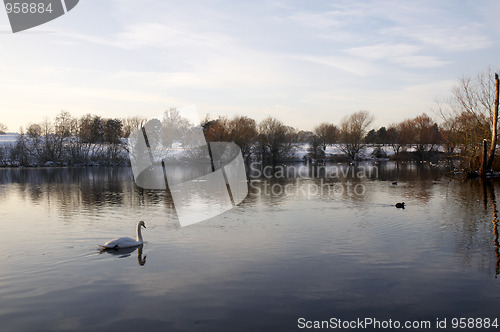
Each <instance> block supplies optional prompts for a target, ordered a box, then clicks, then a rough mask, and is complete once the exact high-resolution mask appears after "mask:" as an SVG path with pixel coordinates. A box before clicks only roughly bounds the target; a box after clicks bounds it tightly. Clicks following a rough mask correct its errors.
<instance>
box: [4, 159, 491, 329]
mask: <svg viewBox="0 0 500 332" xmlns="http://www.w3.org/2000/svg"><path fill="white" fill-rule="evenodd" d="M367 165H372V164H367ZM443 173H444V172H443V171H442V170H441V169H440V168H439V167H431V166H428V165H425V166H421V165H417V164H411V163H410V164H404V165H403V164H401V165H396V164H394V163H385V164H381V165H378V174H375V175H373V176H371V177H368V178H361V179H356V178H354V179H352V178H350V179H330V178H324V177H321V174H320V176H319V177H317V176H316V175H317V174H316V175H314V174H309V175H310V176H306V177H304V178H300V179H297V178H273V179H268V178H265V177H262V178H260V179H259V181H254V182H253V183H252V187H251V188H250V194H249V196H248V197H247V198H246V199H245V200H244V201H243V202H242V203H241V204H240V205H239V206H237V207H236V208H234V209H233V210H231V211H228V212H226V213H224V214H223V215H220V216H218V217H215V218H212V219H210V220H208V221H205V222H202V223H199V224H195V225H191V226H188V227H184V228H181V227H179V225H178V221H177V219H176V214H175V209H174V207H173V205H172V203H171V201H170V199H169V198H168V196H167V195H166V194H165V193H164V192H161V191H152V190H151V191H143V190H140V189H139V188H137V187H136V186H135V184H134V183H133V179H132V175H131V171H130V169H128V168H89V169H57V168H51V169H0V211H2V219H1V222H2V241H1V242H0V248H1V252H2V259H1V260H0V330H1V331H32V330H37V331H46V330H47V331H48V330H57V331H66V330H91V331H104V330H108V331H109V330H123V331H134V330H139V329H141V330H145V329H149V330H160V329H161V330H168V331H279V330H282V331H290V330H296V329H298V327H297V326H298V325H297V320H298V319H299V318H300V317H303V318H305V319H307V320H328V319H330V318H332V317H337V318H340V319H342V320H349V319H356V318H358V317H359V318H364V317H374V318H377V319H380V320H382V319H392V320H399V321H405V320H414V319H417V320H431V321H432V322H434V321H435V320H436V318H440V319H442V318H445V317H447V318H448V319H450V318H452V317H474V318H476V317H490V318H495V317H498V316H499V315H498V305H499V304H500V280H499V279H497V274H498V273H499V256H498V252H499V247H498V232H497V230H496V224H495V219H494V215H493V211H494V210H495V208H496V204H497V202H496V199H497V196H498V197H500V187H499V186H498V184H497V183H496V182H493V183H490V184H487V185H482V184H481V183H480V182H479V181H469V182H460V181H457V180H452V179H450V178H449V177H447V176H444V175H443ZM394 180H397V181H398V184H397V185H392V184H391V183H392V181H394ZM347 181H349V183H350V184H352V185H355V184H359V185H362V187H359V186H358V193H357V194H356V193H352V192H351V193H350V194H349V193H347V190H346V191H344V193H340V192H339V189H340V188H341V187H340V186H343V188H345V189H347V185H348V182H347ZM327 182H329V185H330V186H331V187H332V188H333V186H335V185H336V186H337V187H336V188H337V191H336V192H335V194H332V192H330V191H328V190H325V191H323V192H321V191H317V192H316V191H314V190H309V191H308V190H304V188H306V189H307V188H309V189H311V188H319V187H320V186H321V185H325V183H327ZM275 184H278V185H281V186H284V185H287V184H288V185H289V186H288V187H287V188H288V192H287V193H284V192H280V191H279V190H277V188H279V187H278V186H275V187H272V186H273V185H275ZM266 188H267V190H266ZM270 188H275V190H274V192H273V191H270V190H269V189H270ZM324 188H329V187H328V185H326V187H324ZM361 188H363V189H364V191H363V192H362V193H361V192H360V189H361ZM495 194H496V196H495ZM400 201H404V202H406V204H407V208H406V209H404V210H402V209H396V208H395V207H394V206H393V204H394V203H396V202H400ZM196 204H198V208H199V204H202V203H200V202H199V201H197V203H196ZM138 220H144V221H145V222H146V225H147V229H145V230H144V231H143V236H144V239H145V244H144V247H143V249H142V250H133V251H129V252H126V251H125V252H122V251H120V252H111V253H102V254H101V253H100V252H99V249H98V244H102V243H104V242H106V241H107V240H109V239H111V238H113V237H117V236H124V235H127V236H134V235H135V226H136V223H137V221H138Z"/></svg>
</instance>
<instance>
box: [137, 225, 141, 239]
mask: <svg viewBox="0 0 500 332" xmlns="http://www.w3.org/2000/svg"><path fill="white" fill-rule="evenodd" d="M137 242H142V233H141V225H140V224H137Z"/></svg>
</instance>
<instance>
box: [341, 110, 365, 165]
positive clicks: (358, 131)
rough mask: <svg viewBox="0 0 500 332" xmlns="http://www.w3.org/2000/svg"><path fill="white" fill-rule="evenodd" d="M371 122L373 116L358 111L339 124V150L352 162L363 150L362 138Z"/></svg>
mask: <svg viewBox="0 0 500 332" xmlns="http://www.w3.org/2000/svg"><path fill="white" fill-rule="evenodd" d="M372 122H373V116H372V115H371V114H370V113H369V112H368V111H358V112H356V113H353V114H351V115H350V116H347V117H345V118H344V120H342V122H341V124H340V149H341V150H342V152H344V153H345V154H346V155H347V156H348V157H349V158H351V159H352V160H355V159H356V158H357V157H358V155H359V153H360V152H361V151H362V150H363V149H364V147H365V143H364V140H363V138H364V137H365V135H366V132H367V129H368V127H369V126H370V125H371V123H372Z"/></svg>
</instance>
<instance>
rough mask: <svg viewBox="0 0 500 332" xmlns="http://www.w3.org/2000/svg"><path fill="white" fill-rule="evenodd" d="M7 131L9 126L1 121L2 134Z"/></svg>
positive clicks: (0, 133)
mask: <svg viewBox="0 0 500 332" xmlns="http://www.w3.org/2000/svg"><path fill="white" fill-rule="evenodd" d="M6 132H7V126H6V125H4V124H3V123H0V135H5V133H6Z"/></svg>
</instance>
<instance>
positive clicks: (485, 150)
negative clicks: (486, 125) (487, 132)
mask: <svg viewBox="0 0 500 332" xmlns="http://www.w3.org/2000/svg"><path fill="white" fill-rule="evenodd" d="M487 163H488V141H487V140H486V139H483V155H482V158H481V168H480V169H479V175H480V176H483V177H484V176H486V164H487Z"/></svg>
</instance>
